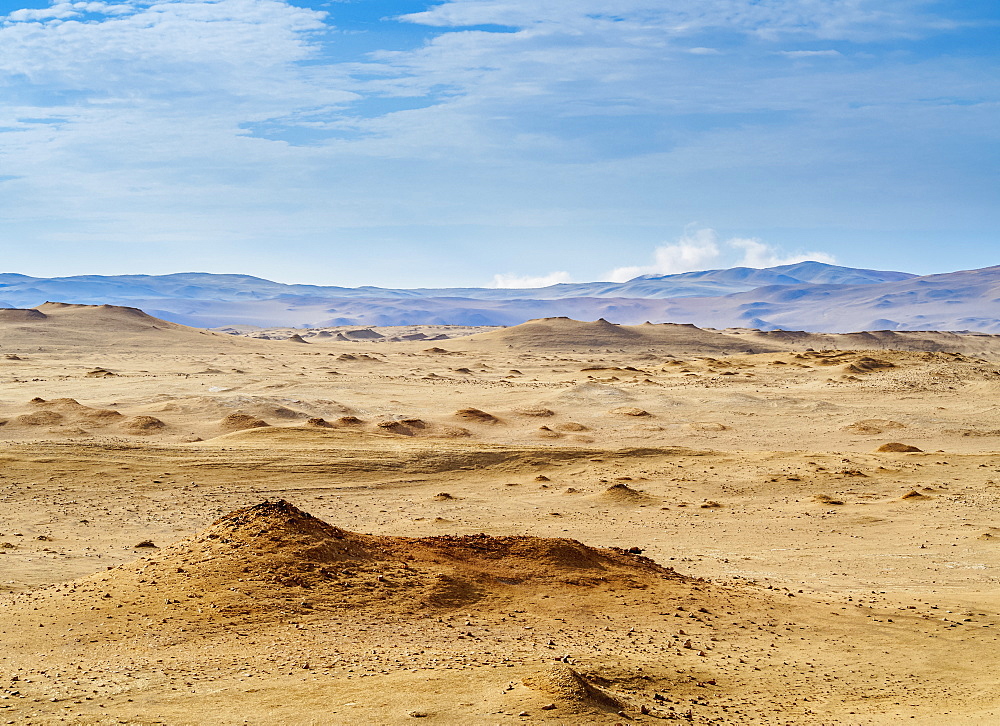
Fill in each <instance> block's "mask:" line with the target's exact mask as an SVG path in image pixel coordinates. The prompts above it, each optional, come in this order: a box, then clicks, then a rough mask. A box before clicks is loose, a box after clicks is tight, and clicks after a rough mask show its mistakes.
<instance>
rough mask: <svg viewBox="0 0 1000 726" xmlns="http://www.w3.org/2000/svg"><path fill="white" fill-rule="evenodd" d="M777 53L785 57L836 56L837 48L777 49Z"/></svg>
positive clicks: (838, 53) (837, 53) (838, 55)
mask: <svg viewBox="0 0 1000 726" xmlns="http://www.w3.org/2000/svg"><path fill="white" fill-rule="evenodd" d="M778 55H783V56H785V57H786V58H838V57H840V56H841V55H842V53H841V52H840V51H839V50H779V51H778Z"/></svg>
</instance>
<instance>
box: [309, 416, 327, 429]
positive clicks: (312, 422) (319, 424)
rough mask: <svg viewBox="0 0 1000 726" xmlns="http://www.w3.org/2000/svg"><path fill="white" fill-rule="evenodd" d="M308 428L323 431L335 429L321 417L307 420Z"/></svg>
mask: <svg viewBox="0 0 1000 726" xmlns="http://www.w3.org/2000/svg"><path fill="white" fill-rule="evenodd" d="M306 426H313V427H316V428H321V429H330V428H333V424H331V423H330V422H329V421H327V420H326V419H325V418H319V417H316V418H311V419H309V420H307V421H306Z"/></svg>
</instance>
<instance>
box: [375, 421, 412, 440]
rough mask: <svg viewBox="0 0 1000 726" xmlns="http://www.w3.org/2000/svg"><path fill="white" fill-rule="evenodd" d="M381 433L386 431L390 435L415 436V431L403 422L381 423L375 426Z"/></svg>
mask: <svg viewBox="0 0 1000 726" xmlns="http://www.w3.org/2000/svg"><path fill="white" fill-rule="evenodd" d="M375 428H377V429H378V430H379V431H386V432H388V433H390V434H400V435H402V436H413V429H411V428H410V427H409V426H407V425H406V424H405V423H403V422H402V421H379V422H378V423H377V424H375Z"/></svg>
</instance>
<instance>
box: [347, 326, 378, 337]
mask: <svg viewBox="0 0 1000 726" xmlns="http://www.w3.org/2000/svg"><path fill="white" fill-rule="evenodd" d="M344 336H345V337H347V338H348V339H349V340H379V339H381V338H384V337H385V336H384V335H382V334H381V333H377V332H375V331H374V330H372V329H371V328H363V329H361V330H348V331H346V332H345V333H344Z"/></svg>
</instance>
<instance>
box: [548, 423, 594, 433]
mask: <svg viewBox="0 0 1000 726" xmlns="http://www.w3.org/2000/svg"><path fill="white" fill-rule="evenodd" d="M556 429H557V430H558V431H590V429H589V428H587V427H586V426H584V425H583V424H582V423H577V422H576V421H567V422H566V423H561V424H559V425H558V426H556Z"/></svg>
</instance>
